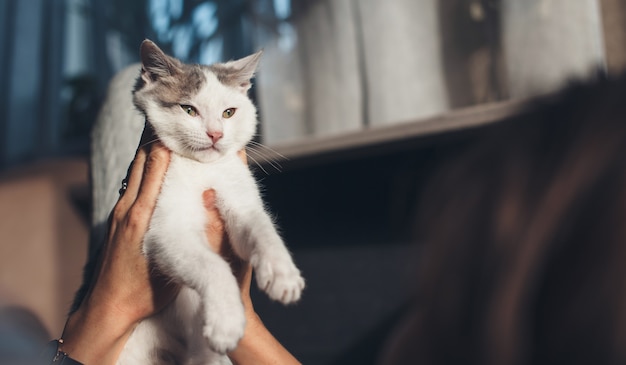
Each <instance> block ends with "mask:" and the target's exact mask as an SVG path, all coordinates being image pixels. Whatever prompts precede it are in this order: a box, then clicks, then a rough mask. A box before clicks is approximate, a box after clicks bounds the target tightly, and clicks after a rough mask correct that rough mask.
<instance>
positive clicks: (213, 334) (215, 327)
mask: <svg viewBox="0 0 626 365" xmlns="http://www.w3.org/2000/svg"><path fill="white" fill-rule="evenodd" d="M220 299H225V298H220ZM222 304H223V303H222ZM221 307H222V308H220V309H216V308H215V307H213V308H211V309H208V310H207V313H206V315H205V324H204V327H203V329H202V333H203V335H204V337H205V338H206V340H207V341H208V343H209V347H211V349H212V350H213V351H215V352H218V353H220V354H225V353H227V352H229V351H232V350H234V349H235V347H237V343H238V342H239V340H240V339H241V338H242V337H243V332H244V329H245V326H246V318H245V315H244V309H243V304H242V303H241V300H239V301H238V302H237V303H231V304H229V305H223V306H221Z"/></svg>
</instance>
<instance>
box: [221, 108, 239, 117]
mask: <svg viewBox="0 0 626 365" xmlns="http://www.w3.org/2000/svg"><path fill="white" fill-rule="evenodd" d="M235 110H237V109H235V108H228V109H226V110H224V112H223V113H222V117H224V118H227V119H228V118H230V117H232V116H233V115H235Z"/></svg>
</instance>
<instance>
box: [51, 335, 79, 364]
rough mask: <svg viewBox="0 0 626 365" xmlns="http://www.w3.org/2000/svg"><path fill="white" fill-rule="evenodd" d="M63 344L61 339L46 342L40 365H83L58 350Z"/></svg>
mask: <svg viewBox="0 0 626 365" xmlns="http://www.w3.org/2000/svg"><path fill="white" fill-rule="evenodd" d="M62 344H63V340H62V339H58V340H52V341H50V342H48V345H47V346H46V348H45V350H44V351H43V352H42V354H41V365H44V364H46V365H83V363H80V362H78V361H76V360H74V359H72V358H71V357H69V356H68V355H67V353H65V352H63V350H61V349H60V345H62Z"/></svg>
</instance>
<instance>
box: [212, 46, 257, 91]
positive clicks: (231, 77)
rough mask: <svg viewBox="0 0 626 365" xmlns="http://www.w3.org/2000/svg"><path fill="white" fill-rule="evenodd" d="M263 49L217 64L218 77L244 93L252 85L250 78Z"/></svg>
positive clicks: (255, 69)
mask: <svg viewBox="0 0 626 365" xmlns="http://www.w3.org/2000/svg"><path fill="white" fill-rule="evenodd" d="M262 54H263V51H262V50H261V51H258V52H257V53H254V54H251V55H250V56H246V57H244V58H240V59H238V60H235V61H229V62H226V63H223V64H220V65H216V66H217V69H216V71H217V77H218V79H219V80H220V81H221V82H222V83H224V84H226V85H229V86H233V87H236V88H238V89H239V90H240V91H241V92H243V93H246V92H247V91H248V90H249V89H250V86H252V82H251V80H252V78H253V77H254V74H255V72H256V71H257V68H258V67H259V61H260V60H261V55H262Z"/></svg>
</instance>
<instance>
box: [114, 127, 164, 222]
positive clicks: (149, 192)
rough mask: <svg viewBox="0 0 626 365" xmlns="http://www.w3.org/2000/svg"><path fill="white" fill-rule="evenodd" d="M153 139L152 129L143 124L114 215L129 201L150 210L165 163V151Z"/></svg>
mask: <svg viewBox="0 0 626 365" xmlns="http://www.w3.org/2000/svg"><path fill="white" fill-rule="evenodd" d="M155 141H156V140H155V137H154V133H153V131H152V129H151V128H150V126H149V125H147V124H146V126H145V128H144V131H143V133H142V135H141V141H140V143H139V147H138V148H137V152H136V153H135V158H134V159H133V161H132V163H131V164H130V166H129V168H128V172H127V175H126V179H125V180H126V181H127V184H128V185H127V188H126V191H125V192H124V193H123V194H122V196H120V199H119V201H118V202H117V205H116V207H115V212H116V215H117V217H118V218H122V217H123V216H125V215H126V214H127V213H128V211H129V209H130V207H131V206H133V205H138V208H143V207H145V208H147V209H148V210H149V212H150V213H151V212H152V210H153V209H154V206H155V204H156V198H157V196H158V193H159V191H160V187H161V183H162V181H163V177H164V175H165V172H166V171H167V166H168V165H169V151H168V150H167V149H166V148H165V147H163V145H161V144H160V143H155Z"/></svg>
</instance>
